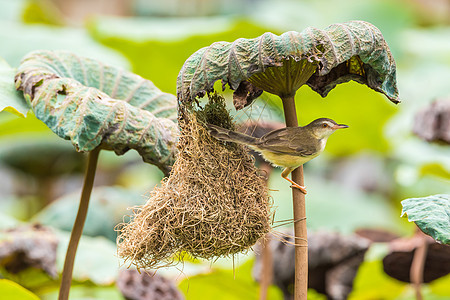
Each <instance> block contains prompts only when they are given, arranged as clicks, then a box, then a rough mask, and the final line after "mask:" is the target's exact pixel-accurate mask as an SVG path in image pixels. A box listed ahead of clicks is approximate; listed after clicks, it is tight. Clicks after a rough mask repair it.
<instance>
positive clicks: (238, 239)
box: [117, 94, 272, 269]
mask: <svg viewBox="0 0 450 300" xmlns="http://www.w3.org/2000/svg"><path fill="white" fill-rule="evenodd" d="M198 107H200V106H198ZM205 123H211V124H215V125H218V126H221V127H224V128H230V129H233V127H234V126H233V122H232V119H231V117H230V116H229V113H228V111H227V110H226V108H225V103H224V100H223V98H222V97H221V96H218V95H216V94H214V95H209V102H208V104H206V105H205V107H204V108H201V107H200V109H194V108H193V107H181V108H180V116H179V125H180V129H181V136H180V138H179V142H178V150H179V153H178V157H177V160H176V162H175V164H174V165H173V168H172V171H171V173H170V176H169V178H167V179H165V180H163V181H162V185H161V187H156V188H155V189H154V190H153V191H152V192H151V193H150V196H149V199H148V201H147V203H146V204H145V205H143V206H140V207H136V208H135V209H134V216H133V218H132V221H131V222H130V223H128V224H120V225H119V228H118V230H120V231H121V234H120V235H119V237H118V240H117V242H118V254H119V256H120V257H123V258H125V260H126V261H131V263H132V264H133V265H135V266H136V267H137V268H138V269H139V268H144V269H148V268H153V269H155V268H159V267H164V266H170V265H174V264H176V263H177V262H178V261H179V259H181V258H182V257H183V255H184V254H186V253H187V254H189V255H191V256H192V257H194V258H204V259H214V258H217V257H224V256H230V255H233V254H235V253H239V252H243V251H244V252H245V251H247V250H248V249H249V248H250V247H251V246H252V245H253V244H255V243H256V241H257V240H258V239H259V238H261V237H263V236H264V235H265V234H266V233H267V232H269V230H270V221H271V219H272V218H271V212H270V209H271V205H270V201H269V196H268V191H267V187H266V185H265V183H264V179H263V178H262V176H261V175H260V174H258V172H257V170H256V168H255V167H254V160H253V158H252V156H251V155H250V154H249V153H248V150H247V149H246V148H245V147H244V146H241V145H237V144H234V143H224V142H221V141H218V140H216V139H215V138H213V137H211V136H210V135H209V133H208V132H207V130H206V129H205V127H204V124H205Z"/></svg>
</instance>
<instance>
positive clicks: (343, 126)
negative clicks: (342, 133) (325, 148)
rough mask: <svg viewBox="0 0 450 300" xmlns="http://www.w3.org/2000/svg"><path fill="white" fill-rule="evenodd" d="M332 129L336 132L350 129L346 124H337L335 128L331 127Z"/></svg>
mask: <svg viewBox="0 0 450 300" xmlns="http://www.w3.org/2000/svg"><path fill="white" fill-rule="evenodd" d="M331 128H332V129H334V130H336V129H342V128H348V125H345V124H337V125H334V126H333V127H331Z"/></svg>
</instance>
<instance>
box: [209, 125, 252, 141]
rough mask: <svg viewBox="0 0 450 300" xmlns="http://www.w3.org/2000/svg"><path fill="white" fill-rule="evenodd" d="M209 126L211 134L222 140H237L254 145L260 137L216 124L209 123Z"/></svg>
mask: <svg viewBox="0 0 450 300" xmlns="http://www.w3.org/2000/svg"><path fill="white" fill-rule="evenodd" d="M207 126H208V128H207V129H208V132H209V134H211V135H212V136H213V137H215V138H216V139H218V140H220V141H224V142H235V143H240V144H244V145H254V144H256V142H257V141H258V138H254V137H252V136H249V135H246V134H243V133H239V132H235V131H232V130H229V129H225V128H222V127H219V126H216V125H212V124H207Z"/></svg>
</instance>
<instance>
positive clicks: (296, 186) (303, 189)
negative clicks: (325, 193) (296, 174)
mask: <svg viewBox="0 0 450 300" xmlns="http://www.w3.org/2000/svg"><path fill="white" fill-rule="evenodd" d="M291 188H296V189H299V190H300V191H301V192H302V193H303V194H305V195H306V194H307V193H308V192H307V191H306V188H305V187H304V186H301V185H294V184H293V185H291Z"/></svg>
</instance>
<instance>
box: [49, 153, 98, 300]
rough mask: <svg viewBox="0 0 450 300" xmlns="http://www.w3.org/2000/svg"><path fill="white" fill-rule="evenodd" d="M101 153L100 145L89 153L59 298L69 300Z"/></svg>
mask: <svg viewBox="0 0 450 300" xmlns="http://www.w3.org/2000/svg"><path fill="white" fill-rule="evenodd" d="M99 153H100V147H97V148H95V149H94V150H92V151H91V152H90V153H89V157H88V164H87V169H86V173H85V176H84V183H83V190H82V192H81V198H80V205H79V207H78V213H77V217H76V219H75V223H74V224H73V228H72V233H71V235H70V241H69V246H68V247H67V252H66V258H65V260H64V268H63V272H62V279H61V287H60V289H59V297H58V299H59V300H68V299H69V291H70V285H71V283H72V272H73V264H74V262H75V255H76V253H77V248H78V242H79V241H80V238H81V235H82V233H83V227H84V222H85V221H86V215H87V211H88V207H89V199H90V197H91V191H92V187H93V186H94V178H95V170H96V169H97V161H98V156H99Z"/></svg>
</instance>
